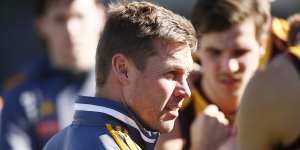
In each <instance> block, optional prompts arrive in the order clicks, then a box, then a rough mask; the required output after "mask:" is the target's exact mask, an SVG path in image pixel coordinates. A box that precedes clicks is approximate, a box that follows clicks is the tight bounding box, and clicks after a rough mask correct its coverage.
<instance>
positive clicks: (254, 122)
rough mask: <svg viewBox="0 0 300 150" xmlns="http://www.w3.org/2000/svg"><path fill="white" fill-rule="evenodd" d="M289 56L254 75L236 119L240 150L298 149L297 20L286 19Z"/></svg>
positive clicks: (299, 57) (299, 50)
mask: <svg viewBox="0 0 300 150" xmlns="http://www.w3.org/2000/svg"><path fill="white" fill-rule="evenodd" d="M288 20H289V23H290V31H289V34H288V35H289V36H288V43H289V46H290V49H289V53H287V54H283V55H280V56H278V57H276V58H275V59H274V60H273V61H272V62H271V63H270V64H269V65H268V66H267V68H266V69H265V70H261V71H259V72H257V74H256V75H255V76H254V77H253V79H252V80H251V81H250V83H249V85H248V86H247V88H246V91H245V94H244V95H243V98H242V103H241V107H240V112H239V117H238V145H239V149H241V150H247V149H249V150H250V149H257V150H271V149H282V150H283V149H285V150H292V149H299V148H300V139H299V135H300V128H299V126H300V120H299V117H300V115H299V112H298V111H299V107H298V106H299V104H300V101H299V97H300V95H299V89H300V78H299V77H300V47H299V46H300V45H299V43H300V38H299V33H300V17H299V14H298V16H297V15H294V16H292V17H289V19H288Z"/></svg>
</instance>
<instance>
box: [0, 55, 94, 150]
mask: <svg viewBox="0 0 300 150" xmlns="http://www.w3.org/2000/svg"><path fill="white" fill-rule="evenodd" d="M19 75H21V76H22V78H23V81H22V82H21V83H19V84H18V85H17V86H16V87H14V88H12V89H10V90H7V91H5V92H3V93H2V94H1V96H2V97H3V99H4V107H3V110H2V112H1V121H0V123H1V125H0V126H1V128H0V149H1V150H11V149H27V148H28V149H32V150H40V149H42V148H43V146H44V145H45V144H46V142H47V141H48V140H49V139H50V138H51V137H52V136H53V135H54V134H55V133H57V132H58V131H59V130H60V129H61V128H63V127H65V126H66V125H68V124H70V123H71V120H72V116H73V108H72V106H73V105H72V104H73V103H74V101H75V99H76V97H77V94H78V93H79V92H81V91H82V90H83V88H84V87H91V88H92V89H94V87H93V85H90V83H87V82H86V81H87V79H88V76H87V74H76V75H75V74H72V73H71V72H68V71H63V70H58V69H55V68H53V67H52V66H51V64H50V63H49V61H48V59H47V58H45V57H43V58H41V59H39V60H37V61H36V62H35V63H33V64H31V65H29V66H27V67H25V69H24V70H23V71H22V72H21V73H20V74H19ZM93 83H94V81H93ZM86 84H88V85H86ZM87 91H88V92H92V91H89V90H87ZM92 94H94V93H86V95H92ZM68 113H69V114H68ZM25 147H26V148H25Z"/></svg>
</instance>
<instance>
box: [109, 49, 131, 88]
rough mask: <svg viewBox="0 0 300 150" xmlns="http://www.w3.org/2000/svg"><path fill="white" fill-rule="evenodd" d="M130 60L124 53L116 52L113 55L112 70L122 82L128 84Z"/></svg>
mask: <svg viewBox="0 0 300 150" xmlns="http://www.w3.org/2000/svg"><path fill="white" fill-rule="evenodd" d="M128 67H129V60H128V58H127V57H126V56H125V55H124V54H120V53H118V54H115V55H114V56H113V57H112V71H113V73H114V75H115V76H116V77H117V78H118V79H119V81H120V82H121V83H122V84H128V83H129V79H128Z"/></svg>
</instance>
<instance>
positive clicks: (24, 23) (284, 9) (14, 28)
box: [0, 0, 300, 85]
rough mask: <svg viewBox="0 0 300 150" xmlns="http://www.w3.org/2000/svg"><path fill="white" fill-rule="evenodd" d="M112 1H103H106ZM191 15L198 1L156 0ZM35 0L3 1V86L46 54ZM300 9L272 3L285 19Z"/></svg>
mask: <svg viewBox="0 0 300 150" xmlns="http://www.w3.org/2000/svg"><path fill="white" fill-rule="evenodd" d="M111 1H113V0H103V2H104V3H105V4H107V3H109V2H111ZM154 1H155V2H156V3H157V4H160V5H162V6H165V7H167V8H169V9H171V10H173V11H175V12H177V13H179V14H181V15H184V16H185V17H187V18H189V16H190V13H191V9H192V6H193V4H194V2H195V1H196V0H154ZM32 7H33V0H24V1H22V0H1V1H0V68H1V69H0V85H2V84H3V82H4V80H5V79H7V78H8V77H10V76H11V75H13V74H14V73H16V72H17V71H18V70H19V69H20V68H21V67H22V66H23V65H24V64H27V63H28V62H30V61H31V60H32V58H34V57H37V56H39V55H40V54H41V53H43V48H42V45H41V43H40V41H39V40H38V38H37V37H36V35H35V34H34V33H35V31H34V28H33V20H32V11H33V10H32ZM297 12H300V0H276V1H274V2H273V3H272V15H273V16H277V17H282V18H286V17H288V16H289V15H290V14H293V13H297Z"/></svg>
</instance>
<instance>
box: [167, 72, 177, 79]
mask: <svg viewBox="0 0 300 150" xmlns="http://www.w3.org/2000/svg"><path fill="white" fill-rule="evenodd" d="M165 78H167V79H169V80H175V78H176V73H175V72H168V73H166V74H165Z"/></svg>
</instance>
